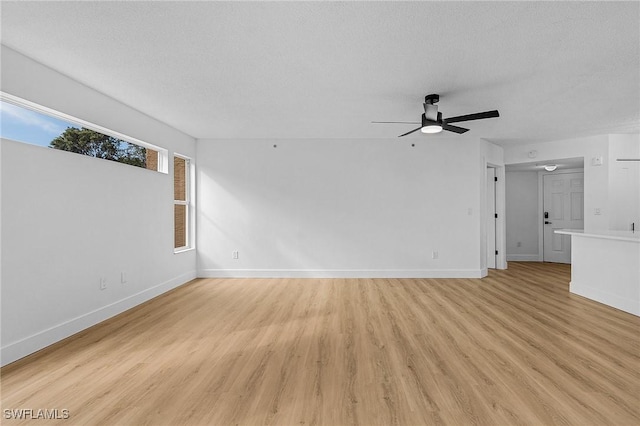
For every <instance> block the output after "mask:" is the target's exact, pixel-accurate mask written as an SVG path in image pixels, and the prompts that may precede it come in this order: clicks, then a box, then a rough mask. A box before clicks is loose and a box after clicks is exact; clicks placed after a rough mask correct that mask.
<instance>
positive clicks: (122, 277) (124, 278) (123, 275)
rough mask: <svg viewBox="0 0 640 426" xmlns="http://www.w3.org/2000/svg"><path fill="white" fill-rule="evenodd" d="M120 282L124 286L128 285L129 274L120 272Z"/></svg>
mask: <svg viewBox="0 0 640 426" xmlns="http://www.w3.org/2000/svg"><path fill="white" fill-rule="evenodd" d="M120 282H121V283H122V284H126V282H127V273H126V272H120Z"/></svg>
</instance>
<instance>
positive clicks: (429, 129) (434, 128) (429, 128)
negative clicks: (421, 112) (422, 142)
mask: <svg viewBox="0 0 640 426" xmlns="http://www.w3.org/2000/svg"><path fill="white" fill-rule="evenodd" d="M420 131H421V132H422V133H440V132H441V131H442V126H441V125H439V124H428V125H426V126H423V127H422V128H421V129H420Z"/></svg>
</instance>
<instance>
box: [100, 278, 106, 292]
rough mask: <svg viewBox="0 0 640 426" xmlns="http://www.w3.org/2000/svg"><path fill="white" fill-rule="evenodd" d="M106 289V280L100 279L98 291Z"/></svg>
mask: <svg viewBox="0 0 640 426" xmlns="http://www.w3.org/2000/svg"><path fill="white" fill-rule="evenodd" d="M106 289H107V279H106V278H100V290H106Z"/></svg>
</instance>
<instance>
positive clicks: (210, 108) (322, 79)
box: [1, 1, 640, 145]
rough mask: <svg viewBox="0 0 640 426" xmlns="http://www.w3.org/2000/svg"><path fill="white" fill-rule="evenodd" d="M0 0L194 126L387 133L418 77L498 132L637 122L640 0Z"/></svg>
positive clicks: (533, 136) (145, 104)
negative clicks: (487, 114)
mask: <svg viewBox="0 0 640 426" xmlns="http://www.w3.org/2000/svg"><path fill="white" fill-rule="evenodd" d="M1 7H2V22H1V23H2V43H3V44H5V45H7V46H8V47H10V48H13V49H15V50H17V51H18V52H21V53H23V54H25V55H27V56H29V57H32V58H34V59H36V60H37V61H39V62H41V63H43V64H45V65H48V66H50V67H51V68H53V69H55V70H58V71H60V72H62V73H63V74H66V75H68V76H70V77H72V78H74V79H76V80H78V81H80V82H82V83H84V84H86V85H88V86H90V87H92V88H95V89H97V90H99V91H100V92H103V93H105V94H107V95H109V96H111V97H113V98H115V99H118V100H119V101H121V102H123V103H125V104H128V105H130V106H132V107H134V108H136V109H138V110H140V111H142V112H144V113H146V114H148V115H150V116H152V117H155V118H157V119H159V120H161V121H163V122H165V123H168V124H169V125H171V126H173V127H175V128H177V129H179V130H182V131H183V132H185V133H187V134H189V135H191V136H194V137H197V138H387V137H395V136H397V135H399V134H401V133H404V132H405V131H408V130H410V129H411V128H412V127H411V126H410V125H400V124H397V125H393V124H389V125H383V124H371V123H370V122H371V121H372V120H380V121H392V120H400V121H414V120H417V119H419V115H420V113H421V111H422V101H423V98H424V95H426V94H428V93H439V94H440V95H441V96H440V103H439V107H440V111H441V112H443V115H444V117H445V118H446V117H447V116H454V115H461V114H467V113H472V112H478V111H485V110H490V109H499V110H500V113H501V117H500V118H496V119H489V120H484V121H475V122H469V123H464V124H466V125H468V127H469V128H470V129H471V131H470V132H468V133H467V135H468V136H470V137H481V138H485V139H488V140H491V141H494V142H497V143H500V144H502V145H508V144H512V143H524V142H530V141H540V140H553V139H560V138H568V137H576V136H581V135H591V134H602V133H613V132H623V133H627V132H638V131H639V130H640V129H639V128H640V96H639V93H640V43H639V40H640V3H639V2H623V3H612V2H96V1H90V2H9V1H3V2H2V5H1ZM464 124H463V123H460V125H463V126H464ZM445 133H446V132H445ZM410 137H411V138H427V137H429V136H426V135H423V134H421V133H420V132H417V133H415V134H413V135H411V136H410ZM447 137H457V136H455V135H452V134H448V135H447Z"/></svg>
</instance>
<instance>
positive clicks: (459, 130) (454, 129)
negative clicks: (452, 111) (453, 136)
mask: <svg viewBox="0 0 640 426" xmlns="http://www.w3.org/2000/svg"><path fill="white" fill-rule="evenodd" d="M442 130H448V131H450V132H454V133H458V134H459V135H461V134H463V133H465V132H468V131H469V129H465V128H463V127H458V126H451V125H449V124H447V123H442Z"/></svg>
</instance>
